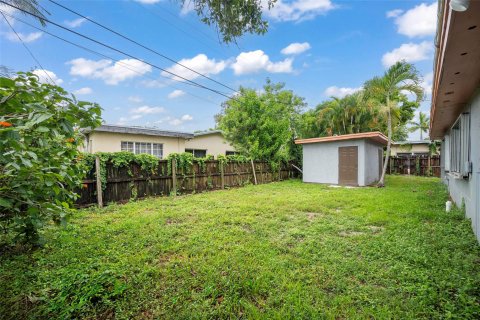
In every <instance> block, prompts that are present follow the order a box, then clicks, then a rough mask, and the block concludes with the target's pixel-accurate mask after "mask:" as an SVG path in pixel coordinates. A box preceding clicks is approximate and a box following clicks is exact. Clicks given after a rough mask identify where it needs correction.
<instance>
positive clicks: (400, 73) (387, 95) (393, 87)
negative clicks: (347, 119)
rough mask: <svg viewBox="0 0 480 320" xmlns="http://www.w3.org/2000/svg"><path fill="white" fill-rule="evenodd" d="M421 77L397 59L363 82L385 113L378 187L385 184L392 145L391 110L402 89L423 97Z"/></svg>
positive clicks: (412, 67)
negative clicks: (384, 141) (385, 138)
mask: <svg viewBox="0 0 480 320" xmlns="http://www.w3.org/2000/svg"><path fill="white" fill-rule="evenodd" d="M420 83H421V77H420V75H419V72H418V70H417V69H416V68H415V66H414V65H412V64H410V63H407V62H405V61H399V62H397V63H395V64H394V65H392V66H391V67H390V68H389V69H388V70H387V71H385V73H384V75H383V76H382V77H374V78H373V79H371V80H368V81H367V82H365V85H364V88H365V90H366V91H367V92H368V93H369V95H371V96H372V97H375V98H377V99H378V101H379V102H380V103H381V104H382V105H383V107H384V108H385V110H386V114H387V136H388V143H387V153H386V157H385V163H384V164H383V170H382V175H381V177H380V181H379V182H378V186H379V187H383V186H385V174H386V172H387V166H388V161H389V158H390V149H391V145H392V134H393V130H392V111H393V110H395V108H396V107H397V106H398V101H399V97H400V96H401V95H402V93H401V92H402V91H406V92H410V93H412V94H414V95H415V97H416V101H417V102H419V101H421V100H422V99H423V95H424V93H423V88H422V86H421V84H420Z"/></svg>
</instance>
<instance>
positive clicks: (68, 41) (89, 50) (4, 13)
mask: <svg viewBox="0 0 480 320" xmlns="http://www.w3.org/2000/svg"><path fill="white" fill-rule="evenodd" d="M0 13H2V15H7V16H9V17H11V18H13V19H15V20H17V21H19V22H22V23H24V24H26V25H28V26H30V27H32V28H34V29H36V30H39V31H41V32H43V33H45V34H48V35H49V36H52V37H54V38H56V39H58V40H61V41H63V42H66V43H68V44H70V45H72V46H75V47H77V48H80V49H83V50H85V51H88V52H90V53H93V54H95V55H98V56H100V57H103V58H106V59H110V60H113V61H115V62H117V63H118V64H120V66H122V67H124V68H126V69H129V70H131V71H133V72H136V73H138V74H140V75H142V76H147V77H149V78H151V79H153V80H157V79H156V78H154V77H153V76H149V75H146V74H144V73H142V72H140V71H138V70H135V69H133V68H132V67H131V66H130V65H129V64H128V63H124V62H122V61H120V60H118V59H115V58H112V57H110V56H108V55H105V54H103V53H100V52H98V51H95V50H92V49H90V48H87V47H84V46H82V45H80V44H77V43H75V42H72V41H70V40H67V39H65V38H62V37H60V36H57V35H55V34H53V33H51V32H49V31H46V30H43V29H41V28H38V27H36V26H34V25H32V24H30V23H28V22H26V21H24V20H22V19H20V18H18V17H14V16H12V15H10V14H8V13H6V12H3V11H2V10H0ZM47 75H48V74H47ZM163 77H165V78H168V79H171V78H169V77H167V76H163ZM172 80H175V81H178V82H180V83H182V84H188V85H192V84H190V83H188V82H184V81H180V80H176V79H172ZM166 85H167V86H169V87H171V88H174V89H177V90H181V89H180V88H178V87H176V86H174V85H171V84H166ZM194 87H196V86H194ZM185 92H186V93H187V94H189V95H191V96H192V97H195V98H198V99H200V100H204V101H206V102H209V103H212V104H214V105H217V103H215V102H213V101H211V100H208V99H206V98H203V97H200V96H197V95H195V94H193V93H191V92H189V91H187V90H185Z"/></svg>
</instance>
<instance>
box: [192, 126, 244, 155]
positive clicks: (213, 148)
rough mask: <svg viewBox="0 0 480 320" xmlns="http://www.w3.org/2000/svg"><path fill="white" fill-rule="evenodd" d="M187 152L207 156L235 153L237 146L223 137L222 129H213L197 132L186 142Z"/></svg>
mask: <svg viewBox="0 0 480 320" xmlns="http://www.w3.org/2000/svg"><path fill="white" fill-rule="evenodd" d="M185 152H191V153H193V154H194V156H195V157H205V156H206V155H208V154H211V155H214V156H215V157H216V156H217V155H227V156H228V155H233V154H235V148H234V147H233V146H232V145H230V144H229V143H228V142H227V141H226V140H225V138H224V137H223V134H222V131H220V130H213V131H206V132H199V133H195V134H194V137H193V138H191V139H189V140H187V141H186V142H185Z"/></svg>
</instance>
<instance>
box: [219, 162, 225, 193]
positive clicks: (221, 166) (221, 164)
mask: <svg viewBox="0 0 480 320" xmlns="http://www.w3.org/2000/svg"><path fill="white" fill-rule="evenodd" d="M219 164H220V181H221V185H222V189H225V172H224V169H223V163H222V162H220V163H219Z"/></svg>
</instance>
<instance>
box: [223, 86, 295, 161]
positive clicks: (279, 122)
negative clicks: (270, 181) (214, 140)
mask: <svg viewBox="0 0 480 320" xmlns="http://www.w3.org/2000/svg"><path fill="white" fill-rule="evenodd" d="M304 106H305V103H304V101H303V98H300V97H298V96H296V95H295V94H294V93H293V92H292V91H290V90H285V89H284V84H282V83H277V84H274V83H272V82H270V80H267V83H266V85H265V86H264V87H263V92H257V91H255V90H253V89H246V88H240V94H239V95H237V96H235V97H233V98H231V99H230V100H228V101H226V102H225V103H223V105H222V111H221V113H220V114H218V115H217V116H216V121H217V126H218V128H219V129H221V130H222V131H223V133H224V135H225V137H226V139H227V140H228V141H230V142H231V143H232V144H233V146H234V147H235V149H236V150H238V151H239V152H240V153H243V154H245V155H247V156H248V157H250V158H252V159H255V160H267V161H270V162H276V163H278V162H279V161H287V160H290V159H291V158H292V150H293V146H294V144H293V140H294V139H295V138H296V136H297V135H296V128H297V126H298V122H299V120H300V112H301V110H302V109H303V107H304Z"/></svg>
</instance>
